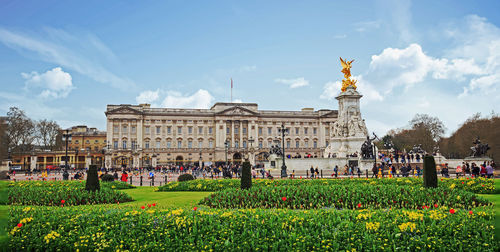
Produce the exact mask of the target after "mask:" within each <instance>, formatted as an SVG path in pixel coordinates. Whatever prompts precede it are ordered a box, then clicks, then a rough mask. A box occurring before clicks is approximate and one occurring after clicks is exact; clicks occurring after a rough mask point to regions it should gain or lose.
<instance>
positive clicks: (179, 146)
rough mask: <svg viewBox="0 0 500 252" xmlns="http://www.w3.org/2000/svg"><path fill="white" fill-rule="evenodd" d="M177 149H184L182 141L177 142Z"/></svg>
mask: <svg viewBox="0 0 500 252" xmlns="http://www.w3.org/2000/svg"><path fill="white" fill-rule="evenodd" d="M177 148H179V149H180V148H182V141H181V140H179V141H177Z"/></svg>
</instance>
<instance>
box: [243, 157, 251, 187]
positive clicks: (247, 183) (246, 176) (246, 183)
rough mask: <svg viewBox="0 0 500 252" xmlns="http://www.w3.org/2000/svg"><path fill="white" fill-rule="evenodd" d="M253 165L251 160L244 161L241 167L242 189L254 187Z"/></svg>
mask: <svg viewBox="0 0 500 252" xmlns="http://www.w3.org/2000/svg"><path fill="white" fill-rule="evenodd" d="M251 169H252V166H251V165H250V162H243V165H242V167H241V189H250V187H252V171H251Z"/></svg>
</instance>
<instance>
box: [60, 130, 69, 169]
mask: <svg viewBox="0 0 500 252" xmlns="http://www.w3.org/2000/svg"><path fill="white" fill-rule="evenodd" d="M62 137H63V141H65V142H66V155H65V156H64V170H65V171H67V170H68V141H71V133H70V131H69V130H65V131H64V133H63V135H62Z"/></svg>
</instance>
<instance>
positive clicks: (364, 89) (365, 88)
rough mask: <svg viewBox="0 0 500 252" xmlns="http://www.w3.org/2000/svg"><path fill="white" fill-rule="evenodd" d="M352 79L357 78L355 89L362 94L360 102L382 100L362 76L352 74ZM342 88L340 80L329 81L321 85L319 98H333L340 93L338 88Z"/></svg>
mask: <svg viewBox="0 0 500 252" xmlns="http://www.w3.org/2000/svg"><path fill="white" fill-rule="evenodd" d="M353 79H355V80H357V83H356V87H357V90H358V91H359V92H360V93H361V94H362V95H363V99H362V100H361V102H362V103H368V102H371V101H382V100H383V99H384V98H383V97H382V95H381V94H380V93H379V92H378V91H377V90H376V89H375V88H374V87H373V85H372V84H370V83H369V82H367V81H366V80H364V79H363V76H361V75H359V76H353ZM341 88H342V83H341V82H340V81H330V82H327V83H326V84H325V85H324V86H323V93H322V94H321V95H320V97H319V98H321V99H327V100H334V99H335V97H336V96H338V95H339V94H340V89H341Z"/></svg>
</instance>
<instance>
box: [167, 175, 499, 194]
mask: <svg viewBox="0 0 500 252" xmlns="http://www.w3.org/2000/svg"><path fill="white" fill-rule="evenodd" d="M338 184H343V185H357V184H370V185H413V186H422V185H423V182H422V179H421V178H385V179H366V178H362V179H358V178H354V179H278V180H269V179H253V180H252V186H253V187H260V186H285V185H290V186H299V185H338ZM439 186H444V187H451V189H458V190H465V191H470V192H474V193H491V192H494V190H495V186H494V181H493V179H485V178H476V179H466V178H461V179H442V180H440V181H439ZM239 187H240V180H239V179H216V180H212V179H196V180H191V181H186V182H171V183H168V184H166V185H164V186H161V187H159V188H158V190H159V191H208V192H212V191H221V190H225V189H228V188H239Z"/></svg>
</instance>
